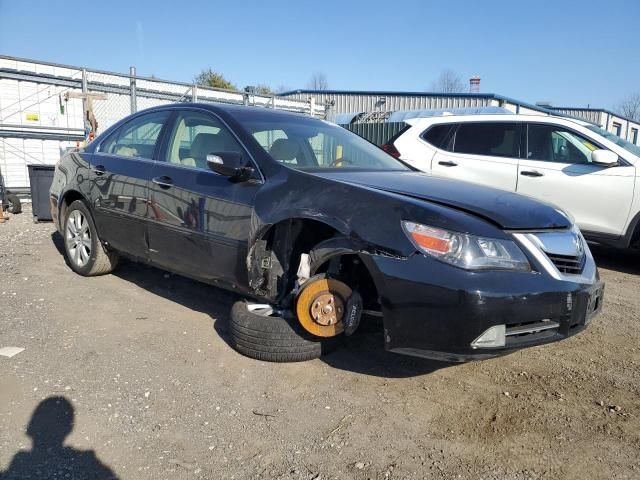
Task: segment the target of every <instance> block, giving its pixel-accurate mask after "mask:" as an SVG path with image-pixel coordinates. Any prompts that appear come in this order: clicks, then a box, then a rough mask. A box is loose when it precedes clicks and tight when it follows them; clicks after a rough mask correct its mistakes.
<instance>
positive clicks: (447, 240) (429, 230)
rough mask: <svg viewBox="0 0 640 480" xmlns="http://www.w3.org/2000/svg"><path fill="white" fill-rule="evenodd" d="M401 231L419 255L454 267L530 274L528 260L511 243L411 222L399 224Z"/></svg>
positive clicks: (513, 243)
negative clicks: (420, 253) (422, 254)
mask: <svg viewBox="0 0 640 480" xmlns="http://www.w3.org/2000/svg"><path fill="white" fill-rule="evenodd" d="M402 228H403V229H404V231H405V233H406V234H407V236H408V237H409V239H410V240H411V242H412V243H413V244H414V245H415V246H416V248H418V250H420V251H421V252H422V253H424V254H426V255H429V256H432V257H435V258H437V259H438V260H442V261H443V262H447V263H450V264H451V265H455V266H456V267H460V268H465V269H467V270H518V271H523V272H528V271H531V264H530V263H529V260H527V257H526V256H525V255H524V253H522V250H520V248H519V247H518V246H517V245H516V244H515V242H512V241H511V240H499V239H497V238H483V237H476V236H475V235H467V234H465V233H457V232H451V231H449V230H442V229H440V228H434V227H429V226H427V225H420V224H419V223H413V222H402Z"/></svg>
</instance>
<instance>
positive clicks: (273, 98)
mask: <svg viewBox="0 0 640 480" xmlns="http://www.w3.org/2000/svg"><path fill="white" fill-rule="evenodd" d="M271 108H273V109H274V110H275V109H276V96H275V95H274V96H273V97H271Z"/></svg>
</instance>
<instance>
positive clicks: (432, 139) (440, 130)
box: [422, 123, 458, 152]
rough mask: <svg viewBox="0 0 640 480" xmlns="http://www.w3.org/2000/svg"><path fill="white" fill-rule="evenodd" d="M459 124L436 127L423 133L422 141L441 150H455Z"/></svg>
mask: <svg viewBox="0 0 640 480" xmlns="http://www.w3.org/2000/svg"><path fill="white" fill-rule="evenodd" d="M457 126H458V124H455V123H444V124H440V125H434V126H432V127H431V128H429V129H428V130H426V131H425V132H423V133H422V139H423V140H424V141H426V142H427V143H429V144H431V145H433V146H434V147H436V148H439V149H441V150H446V151H448V152H451V151H452V150H453V137H454V133H455V130H456V127H457Z"/></svg>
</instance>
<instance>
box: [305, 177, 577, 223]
mask: <svg viewBox="0 0 640 480" xmlns="http://www.w3.org/2000/svg"><path fill="white" fill-rule="evenodd" d="M314 174H316V175H319V176H321V177H323V178H328V179H331V180H335V181H338V182H344V183H350V184H354V185H362V186H366V187H369V188H374V189H377V190H383V191H385V192H391V193H395V194H400V195H406V196H408V197H412V198H416V199H419V200H424V201H427V202H432V203H436V204H439V205H444V206H447V207H451V208H455V209H457V210H462V211H465V212H468V213H471V214H473V215H476V216H479V217H482V218H484V219H486V220H489V221H491V222H493V223H495V224H497V225H498V226H500V227H501V228H503V229H513V230H527V229H547V228H563V227H569V226H571V223H572V222H571V220H570V219H569V218H568V217H567V216H566V215H565V214H564V213H563V212H562V211H561V210H559V209H557V208H555V207H553V206H552V205H549V204H547V203H543V202H540V201H538V200H534V199H532V198H529V197H526V196H524V195H518V194H516V193H511V192H506V191H504V190H498V189H495V188H490V187H483V186H481V185H476V184H473V183H469V182H463V181H459V180H449V179H445V178H439V177H435V176H432V175H430V174H427V173H420V172H362V171H358V172H355V171H354V172H349V171H347V170H340V171H337V170H336V171H331V172H314Z"/></svg>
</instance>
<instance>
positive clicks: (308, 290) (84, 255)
mask: <svg viewBox="0 0 640 480" xmlns="http://www.w3.org/2000/svg"><path fill="white" fill-rule="evenodd" d="M50 199H51V212H52V216H53V218H54V221H55V222H56V226H57V229H58V231H59V232H60V234H61V235H62V236H63V238H64V247H65V252H66V257H67V261H68V264H69V266H70V267H71V268H72V269H73V270H74V271H75V272H77V273H78V274H80V275H85V276H93V275H100V274H106V273H109V272H111V271H112V270H113V269H114V268H116V265H117V263H118V259H119V257H120V256H126V257H128V258H131V259H134V260H137V261H140V262H145V263H148V264H152V265H155V266H157V267H159V268H162V269H166V270H169V271H172V272H175V273H178V274H181V275H185V276H188V277H191V278H195V279H197V280H200V281H203V282H207V283H209V284H211V285H215V286H219V287H223V288H228V289H231V290H233V291H235V292H238V293H239V294H241V295H242V297H243V298H244V300H242V301H239V302H237V303H236V304H235V305H234V306H233V309H232V312H231V316H230V332H231V337H232V342H233V345H234V346H235V347H236V348H237V350H238V351H240V352H241V353H243V354H245V355H248V356H250V357H253V358H258V359H263V360H269V361H299V360H307V359H310V358H315V357H318V356H319V355H321V354H322V353H324V352H326V351H328V350H329V349H331V348H335V347H336V346H338V345H339V344H340V342H341V339H342V338H343V337H344V336H345V335H357V334H358V326H359V324H361V323H362V322H366V321H368V319H370V317H371V316H379V317H382V323H383V326H384V331H381V332H380V339H381V341H384V345H385V347H386V348H387V349H388V350H390V351H392V352H397V353H403V354H409V355H417V356H422V357H428V358H436V359H441V360H448V361H465V360H472V359H482V358H488V357H492V356H496V355H500V354H504V353H507V352H510V351H514V350H517V349H520V348H523V347H530V346H534V345H540V344H543V343H548V342H553V341H556V340H561V339H564V338H567V337H569V336H570V335H573V334H575V333H577V332H580V331H581V330H583V329H584V328H585V327H586V326H587V325H588V324H589V322H590V320H591V319H592V318H593V317H594V315H596V314H597V313H598V312H599V311H600V309H601V308H602V300H603V291H604V286H603V284H602V282H601V281H600V279H599V275H598V271H597V268H596V265H595V263H594V260H593V257H592V255H591V252H590V250H589V247H588V245H587V243H586V242H585V240H584V238H583V237H582V235H581V233H580V231H579V230H578V228H577V227H576V226H575V225H573V222H572V221H571V219H570V218H569V217H568V216H567V215H566V214H565V213H563V212H562V211H561V210H559V209H557V208H555V207H553V206H551V205H548V204H544V203H540V202H538V201H535V200H532V199H530V198H527V197H524V196H520V195H517V194H514V193H509V192H505V191H500V190H494V189H491V188H486V187H481V186H477V185H473V184H470V183H465V182H458V181H453V180H447V179H441V178H436V177H432V176H430V175H428V174H424V173H419V172H416V171H414V170H413V169H412V168H411V167H409V166H407V165H405V164H404V163H402V162H401V161H399V160H397V159H395V158H393V157H392V156H390V155H388V154H387V153H385V152H384V151H382V150H381V149H379V148H377V147H376V146H375V145H373V144H370V143H369V142H367V141H365V140H363V139H362V138H360V137H358V136H357V135H355V134H352V133H351V132H349V131H347V130H345V129H343V128H341V127H338V126H336V125H333V124H331V123H328V122H325V121H322V120H318V119H314V118H311V117H307V116H304V115H300V114H295V113H287V112H281V111H275V110H271V109H265V108H258V107H241V106H224V105H207V104H177V105H175V104H174V105H167V106H161V107H157V108H153V109H149V110H145V111H142V112H139V113H136V114H134V115H132V116H130V117H128V118H126V119H124V120H122V121H120V122H119V123H117V124H115V125H114V126H112V127H110V128H109V129H108V130H107V131H105V132H104V133H103V134H102V135H100V136H99V137H98V138H96V139H95V140H94V141H93V142H92V143H90V144H89V145H88V146H87V147H85V148H82V149H79V150H77V151H74V152H70V153H68V154H66V155H65V156H64V157H63V158H62V159H61V160H60V162H59V163H58V165H57V166H56V171H55V177H54V181H53V184H52V186H51V197H50Z"/></svg>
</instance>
